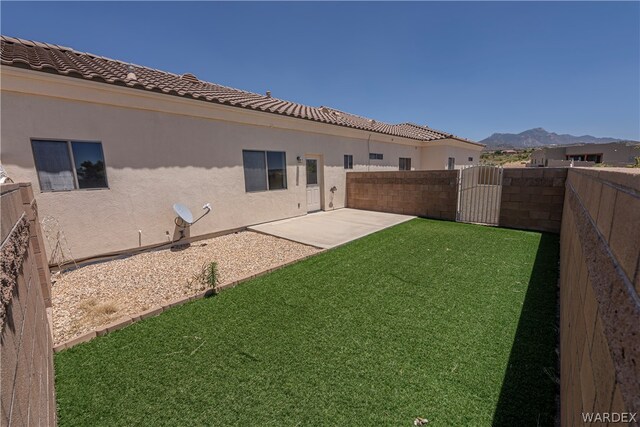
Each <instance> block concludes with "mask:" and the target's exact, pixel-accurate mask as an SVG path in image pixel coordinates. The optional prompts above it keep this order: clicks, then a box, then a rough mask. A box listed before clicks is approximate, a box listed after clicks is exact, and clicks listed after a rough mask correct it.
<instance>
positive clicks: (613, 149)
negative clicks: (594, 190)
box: [527, 141, 640, 167]
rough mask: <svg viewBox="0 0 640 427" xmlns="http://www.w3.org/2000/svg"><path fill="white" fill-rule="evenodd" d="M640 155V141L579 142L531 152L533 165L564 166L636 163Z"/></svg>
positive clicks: (625, 164) (531, 164)
mask: <svg viewBox="0 0 640 427" xmlns="http://www.w3.org/2000/svg"><path fill="white" fill-rule="evenodd" d="M637 157H640V143H638V142H632V141H618V142H608V143H605V144H579V145H566V146H561V147H544V148H540V149H538V150H535V151H534V152H533V153H531V162H530V163H529V164H528V165H527V166H531V167H562V166H569V165H571V164H572V162H573V165H574V166H594V165H596V164H604V165H607V166H630V165H634V164H635V162H636V158H637Z"/></svg>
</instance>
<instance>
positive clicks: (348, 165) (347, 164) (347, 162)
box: [344, 154, 353, 169]
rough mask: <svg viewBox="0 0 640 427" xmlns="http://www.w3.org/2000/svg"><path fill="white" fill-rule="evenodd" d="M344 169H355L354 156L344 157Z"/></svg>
mask: <svg viewBox="0 0 640 427" xmlns="http://www.w3.org/2000/svg"><path fill="white" fill-rule="evenodd" d="M344 168H345V169H353V154H345V155H344Z"/></svg>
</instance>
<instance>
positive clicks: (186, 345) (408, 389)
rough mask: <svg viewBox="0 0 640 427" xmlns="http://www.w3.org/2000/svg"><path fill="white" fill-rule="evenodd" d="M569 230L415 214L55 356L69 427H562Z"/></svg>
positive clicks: (60, 398)
mask: <svg viewBox="0 0 640 427" xmlns="http://www.w3.org/2000/svg"><path fill="white" fill-rule="evenodd" d="M557 261H558V239H557V237H556V236H552V235H547V234H540V233H534V232H523V231H515V230H507V229H499V228H490V227H483V226H476V225H470V224H459V223H452V222H441V221H433V220H426V219H415V220H412V221H409V222H407V223H403V224H400V225H398V226H395V227H393V228H390V229H387V230H383V231H381V232H379V233H376V234H373V235H370V236H368V237H365V238H362V239H360V240H357V241H355V242H352V243H350V244H347V245H345V246H342V247H339V248H336V249H334V250H330V251H328V252H325V253H322V254H320V255H318V256H315V257H312V258H310V259H308V260H306V261H302V262H300V263H297V264H295V265H293V266H290V267H287V268H284V269H281V270H278V271H276V272H273V273H271V274H269V275H266V276H262V277H260V278H257V279H254V280H252V281H250V282H247V283H245V284H242V285H241V286H239V287H237V288H235V289H232V290H229V291H225V292H223V293H221V294H220V295H218V296H216V297H212V298H208V299H205V300H200V301H195V302H192V303H189V304H187V305H184V306H181V307H177V308H174V309H172V310H170V311H168V312H166V313H163V314H162V315H160V316H158V317H155V318H151V319H147V320H145V321H143V322H139V323H136V324H134V325H131V326H129V327H127V328H125V329H123V330H120V331H117V332H114V333H111V334H109V335H107V336H105V337H101V338H98V339H95V340H93V341H91V342H89V343H86V344H81V345H79V346H76V347H74V348H72V349H70V350H67V351H64V352H61V353H59V354H57V355H56V357H55V367H56V392H57V399H58V408H59V413H58V415H59V422H60V425H61V426H67V425H91V426H94V425H122V426H130V425H161V424H164V425H260V426H268V425H270V426H294V425H333V426H347V425H349V426H350V425H368V426H372V425H376V426H378V425H389V426H410V425H413V420H414V419H415V418H416V417H423V418H427V419H429V421H430V423H429V425H430V426H450V425H492V424H493V425H514V423H516V422H519V423H522V424H523V425H552V424H553V419H554V416H555V396H556V386H557V385H556V382H555V376H556V354H555V346H556V334H557V329H556V280H557Z"/></svg>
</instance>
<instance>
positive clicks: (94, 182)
mask: <svg viewBox="0 0 640 427" xmlns="http://www.w3.org/2000/svg"><path fill="white" fill-rule="evenodd" d="M31 146H32V148H33V158H34V160H35V164H36V170H37V172H38V180H39V181H40V189H41V190H42V191H63V190H74V189H77V188H83V189H85V188H107V173H106V168H105V163H104V155H103V153H102V144H101V143H99V142H79V141H73V142H72V141H40V140H33V141H31ZM72 159H73V160H74V161H73V162H72Z"/></svg>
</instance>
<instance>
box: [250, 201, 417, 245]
mask: <svg viewBox="0 0 640 427" xmlns="http://www.w3.org/2000/svg"><path fill="white" fill-rule="evenodd" d="M413 218H415V217H414V216H410V215H399V214H392V213H384V212H373V211H364V210H359V209H348V208H343V209H337V210H335V211H327V212H317V213H312V214H309V215H305V216H298V217H295V218H289V219H283V220H280V221H274V222H268V223H265V224H259V225H254V226H252V227H249V230H253V231H257V232H259V233H265V234H271V235H272V236H276V237H282V238H284V239H288V240H293V241H295V242H299V243H304V244H306V245H311V246H316V247H318V248H323V249H329V248H333V247H336V246H339V245H342V244H344V243H347V242H350V241H352V240H355V239H359V238H360V237H364V236H366V235H368V234H371V233H375V232H376V231H380V230H383V229H385V228H388V227H391V226H393V225H396V224H400V223H402V222H405V221H409V220H410V219H413Z"/></svg>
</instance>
